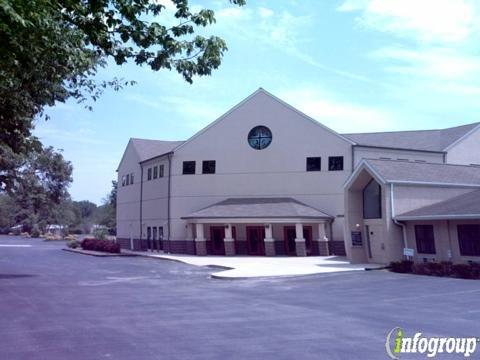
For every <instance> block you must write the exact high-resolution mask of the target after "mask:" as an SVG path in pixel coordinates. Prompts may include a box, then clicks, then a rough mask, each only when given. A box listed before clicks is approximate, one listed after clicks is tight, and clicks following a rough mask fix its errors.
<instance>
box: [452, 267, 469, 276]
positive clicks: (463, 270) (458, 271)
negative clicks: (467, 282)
mask: <svg viewBox="0 0 480 360" xmlns="http://www.w3.org/2000/svg"><path fill="white" fill-rule="evenodd" d="M452 275H453V276H455V277H457V278H460V279H472V266H471V265H469V264H455V265H452Z"/></svg>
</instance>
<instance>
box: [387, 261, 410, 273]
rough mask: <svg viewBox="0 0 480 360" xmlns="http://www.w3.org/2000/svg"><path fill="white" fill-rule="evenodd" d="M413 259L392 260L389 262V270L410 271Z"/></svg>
mask: <svg viewBox="0 0 480 360" xmlns="http://www.w3.org/2000/svg"><path fill="white" fill-rule="evenodd" d="M412 265H413V261H410V260H402V261H392V262H391V263H390V270H391V271H392V272H396V273H402V274H406V273H411V272H412Z"/></svg>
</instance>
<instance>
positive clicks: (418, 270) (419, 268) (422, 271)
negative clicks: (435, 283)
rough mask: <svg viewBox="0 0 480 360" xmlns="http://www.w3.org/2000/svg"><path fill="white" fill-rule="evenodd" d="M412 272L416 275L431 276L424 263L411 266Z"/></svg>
mask: <svg viewBox="0 0 480 360" xmlns="http://www.w3.org/2000/svg"><path fill="white" fill-rule="evenodd" d="M412 272H413V273H414V274H417V275H431V272H430V269H429V268H428V267H427V264H426V263H417V264H413V267H412Z"/></svg>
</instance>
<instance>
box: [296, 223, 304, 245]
mask: <svg viewBox="0 0 480 360" xmlns="http://www.w3.org/2000/svg"><path fill="white" fill-rule="evenodd" d="M295 234H296V239H295V241H305V239H304V238H303V224H295Z"/></svg>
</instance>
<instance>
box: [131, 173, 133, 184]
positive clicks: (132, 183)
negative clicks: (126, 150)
mask: <svg viewBox="0 0 480 360" xmlns="http://www.w3.org/2000/svg"><path fill="white" fill-rule="evenodd" d="M130 184H133V173H131V174H130Z"/></svg>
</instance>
